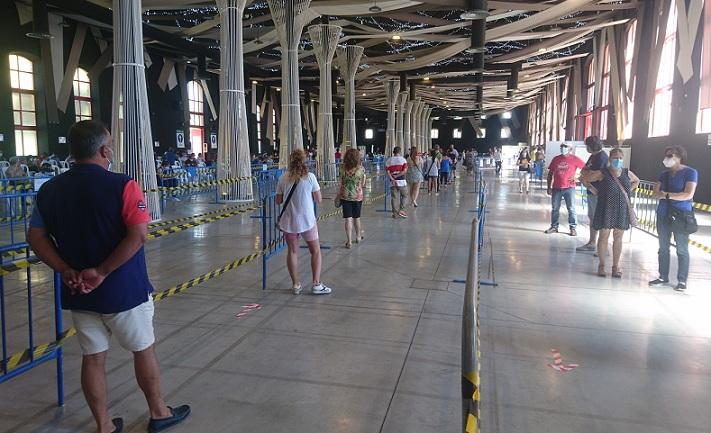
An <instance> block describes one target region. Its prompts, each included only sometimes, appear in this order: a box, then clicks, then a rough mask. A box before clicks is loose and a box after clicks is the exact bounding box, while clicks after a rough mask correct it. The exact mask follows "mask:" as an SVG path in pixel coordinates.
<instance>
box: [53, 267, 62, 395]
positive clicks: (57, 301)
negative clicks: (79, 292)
mask: <svg viewBox="0 0 711 433" xmlns="http://www.w3.org/2000/svg"><path fill="white" fill-rule="evenodd" d="M63 328H64V326H63V324H62V276H61V275H60V274H59V272H55V273H54V334H55V338H56V339H57V341H59V339H60V338H62V332H63ZM56 356H57V405H58V406H64V350H63V349H62V346H58V347H57V349H56Z"/></svg>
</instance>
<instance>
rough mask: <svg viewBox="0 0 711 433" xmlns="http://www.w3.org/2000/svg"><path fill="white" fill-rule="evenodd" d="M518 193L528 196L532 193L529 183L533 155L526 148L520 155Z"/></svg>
mask: <svg viewBox="0 0 711 433" xmlns="http://www.w3.org/2000/svg"><path fill="white" fill-rule="evenodd" d="M517 163H518V192H520V193H523V192H524V191H525V192H526V194H528V193H529V192H530V190H529V183H530V180H531V155H530V154H529V153H528V149H527V148H524V149H522V150H521V152H520V153H519V154H518V162H517Z"/></svg>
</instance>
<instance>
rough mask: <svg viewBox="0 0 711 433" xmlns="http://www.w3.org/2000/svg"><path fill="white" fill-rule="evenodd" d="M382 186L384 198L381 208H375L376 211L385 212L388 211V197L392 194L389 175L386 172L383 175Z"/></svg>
mask: <svg viewBox="0 0 711 433" xmlns="http://www.w3.org/2000/svg"><path fill="white" fill-rule="evenodd" d="M383 187H384V188H385V191H384V192H385V199H384V200H383V208H382V209H378V210H376V212H387V211H388V197H390V194H392V191H391V190H390V176H388V175H387V173H386V174H385V176H384V180H383Z"/></svg>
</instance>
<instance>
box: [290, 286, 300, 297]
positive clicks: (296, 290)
mask: <svg viewBox="0 0 711 433" xmlns="http://www.w3.org/2000/svg"><path fill="white" fill-rule="evenodd" d="M291 293H293V294H295V295H298V294H299V293H301V284H296V285H294V286H291Z"/></svg>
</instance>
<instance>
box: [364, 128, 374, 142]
mask: <svg viewBox="0 0 711 433" xmlns="http://www.w3.org/2000/svg"><path fill="white" fill-rule="evenodd" d="M365 139H366V140H372V139H373V129H372V128H368V129H366V130H365Z"/></svg>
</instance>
